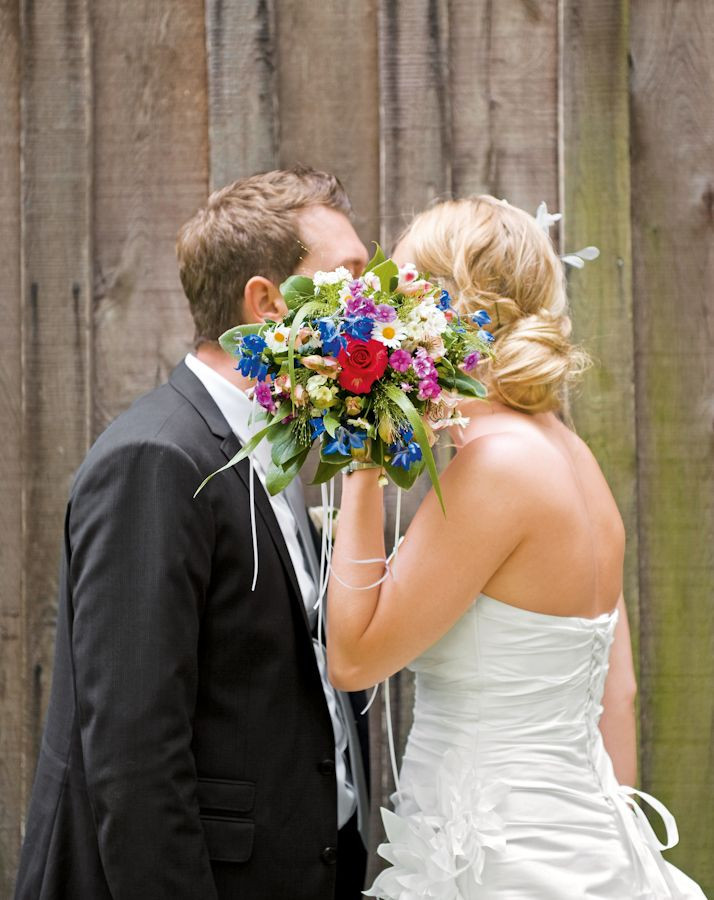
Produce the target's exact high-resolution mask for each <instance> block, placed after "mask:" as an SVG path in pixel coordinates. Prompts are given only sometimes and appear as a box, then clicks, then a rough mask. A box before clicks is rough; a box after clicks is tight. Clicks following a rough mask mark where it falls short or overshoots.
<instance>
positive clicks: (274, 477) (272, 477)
mask: <svg viewBox="0 0 714 900" xmlns="http://www.w3.org/2000/svg"><path fill="white" fill-rule="evenodd" d="M309 451H310V448H309V447H305V448H304V449H303V450H302V451H301V452H300V454H299V455H298V456H296V457H295V459H293V460H291V461H290V462H289V463H288V464H287V465H283V466H276V465H275V463H273V462H271V463H270V466H269V467H268V471H267V472H266V474H265V487H266V488H267V489H268V493H269V494H270V495H271V496H275V494H279V493H280V491H284V490H285V488H286V487H287V486H288V485H289V484H290V482H291V481H292V480H293V478H295V476H296V475H297V473H298V472H299V471H300V469H301V468H302V466H303V463H304V462H305V460H306V459H307V454H308V453H309Z"/></svg>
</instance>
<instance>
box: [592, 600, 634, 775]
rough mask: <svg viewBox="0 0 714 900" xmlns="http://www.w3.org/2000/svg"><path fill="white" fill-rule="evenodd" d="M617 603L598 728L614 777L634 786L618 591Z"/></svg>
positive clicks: (628, 648)
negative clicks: (612, 767)
mask: <svg viewBox="0 0 714 900" xmlns="http://www.w3.org/2000/svg"><path fill="white" fill-rule="evenodd" d="M617 606H618V609H619V610H620V616H619V619H618V622H617V626H616V629H615V640H614V642H613V645H612V649H611V651H610V670H609V672H608V674H607V680H606V682H605V693H604V695H603V699H602V705H603V713H602V717H601V719H600V731H601V733H602V738H603V741H604V743H605V749H606V750H607V752H608V753H609V754H610V757H611V759H612V764H613V766H614V769H615V777H616V778H617V780H618V781H619V782H620V784H629V785H633V786H634V785H635V784H636V782H637V727H636V724H635V695H636V694H637V682H636V681H635V668H634V665H633V663H632V645H631V643H630V626H629V624H628V621H627V608H626V607H625V600H624V598H623V596H622V594H621V595H620V599H619V600H618V603H617Z"/></svg>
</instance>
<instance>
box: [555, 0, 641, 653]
mask: <svg viewBox="0 0 714 900" xmlns="http://www.w3.org/2000/svg"><path fill="white" fill-rule="evenodd" d="M627 7H628V3H627V0H618V2H614V3H613V2H612V0H587V2H584V3H583V2H579V0H572V2H567V3H565V4H564V7H563V33H562V63H561V64H562V86H561V90H562V103H563V107H562V129H563V134H562V143H563V146H564V154H563V157H562V160H561V166H562V170H561V178H562V183H563V212H564V219H563V232H562V233H563V248H564V249H565V250H566V251H573V250H578V249H580V248H582V247H583V246H586V245H588V244H595V245H597V246H598V247H599V248H600V253H601V255H600V258H599V259H598V260H596V261H594V262H591V263H588V264H587V265H586V267H585V270H584V271H582V272H581V271H575V270H571V273H570V279H569V280H570V297H571V302H572V317H573V322H574V335H575V338H576V340H578V341H581V342H582V343H583V344H584V345H585V347H586V348H587V350H588V351H589V352H590V353H591V355H592V357H593V361H594V365H593V367H592V368H591V369H590V371H589V372H588V373H587V374H586V376H585V379H584V382H583V386H582V388H581V389H577V390H576V392H575V393H574V395H573V398H572V413H573V418H574V421H575V425H576V428H577V431H578V433H579V434H580V436H581V437H582V438H583V439H584V440H585V441H586V442H587V443H588V445H589V446H590V448H591V449H592V451H593V453H594V454H595V457H596V458H597V460H598V462H599V463H600V465H601V466H602V469H603V471H604V473H605V477H606V478H607V480H608V482H609V484H610V487H611V489H612V491H613V493H614V496H615V499H616V501H617V504H618V507H619V509H620V513H621V515H622V518H623V520H624V523H625V528H626V530H627V558H626V563H625V581H624V592H625V599H626V601H627V606H628V613H629V617H630V625H631V630H632V634H633V636H634V639H635V645H636V643H637V633H638V580H637V579H638V575H637V537H638V531H637V529H638V520H637V472H636V456H637V449H636V441H635V397H634V353H633V350H634V345H633V313H632V273H631V237H630V167H629V138H628V133H629V127H628V115H629V108H628V83H627V77H628V73H627V35H628V31H627ZM615 600H616V598H615V597H613V600H612V602H613V604H614V602H615Z"/></svg>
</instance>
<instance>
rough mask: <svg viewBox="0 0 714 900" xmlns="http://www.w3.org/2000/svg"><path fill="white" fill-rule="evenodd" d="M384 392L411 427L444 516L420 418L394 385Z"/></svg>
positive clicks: (441, 498) (432, 456)
mask: <svg viewBox="0 0 714 900" xmlns="http://www.w3.org/2000/svg"><path fill="white" fill-rule="evenodd" d="M384 392H385V393H386V395H387V397H389V399H390V400H392V401H393V402H394V403H396V405H397V406H398V407H399V408H400V409H401V411H402V412H403V413H404V415H405V416H406V417H407V419H408V420H409V424H410V425H411V426H412V429H413V431H414V437H415V438H416V441H417V443H418V444H419V446H420V447H421V453H422V457H423V460H424V463H425V465H426V468H427V471H428V472H429V477H430V478H431V483H432V485H433V487H434V492H435V494H436V496H437V497H438V499H439V504H440V505H441V510H442V512H443V513H444V515H446V509H445V508H444V498H443V497H442V496H441V485H440V484H439V473H438V471H437V468H436V462H435V461H434V454H433V453H432V452H431V447H430V446H429V439H428V438H427V436H426V430H425V428H424V425H423V423H422V420H421V416H420V415H419V413H418V412H417V411H416V410H415V409H414V407H413V405H412V402H411V400H410V399H409V398H408V397H407V395H406V394H403V393H402V392H401V391H400V390H399V388H398V387H397V386H396V384H387V385H385V388H384Z"/></svg>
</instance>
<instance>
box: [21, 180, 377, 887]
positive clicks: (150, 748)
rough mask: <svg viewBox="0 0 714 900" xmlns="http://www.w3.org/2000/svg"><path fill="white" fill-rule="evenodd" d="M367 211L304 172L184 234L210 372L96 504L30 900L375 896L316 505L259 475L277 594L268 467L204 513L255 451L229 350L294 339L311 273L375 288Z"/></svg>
mask: <svg viewBox="0 0 714 900" xmlns="http://www.w3.org/2000/svg"><path fill="white" fill-rule="evenodd" d="M349 212H350V206H349V201H348V199H347V196H346V194H345V192H344V190H343V188H342V186H341V185H340V183H339V181H338V180H337V179H336V178H335V177H334V176H332V175H328V174H326V173H323V172H317V171H314V170H312V169H306V168H303V167H297V168H294V169H291V170H288V171H274V172H268V173H267V174H264V175H257V176H253V177H251V178H247V179H244V180H242V181H238V182H236V183H235V184H232V185H230V186H229V187H226V188H224V189H223V190H220V191H217V192H216V193H214V194H212V195H211V197H210V198H209V200H208V203H207V205H206V207H205V208H204V209H202V210H200V211H199V212H198V213H197V214H196V215H195V216H194V217H193V218H192V219H191V220H190V221H189V222H188V223H186V225H185V226H184V227H183V228H182V230H181V232H180V234H179V240H178V245H177V249H178V256H179V265H180V273H181V280H182V283H183V285H184V290H185V292H186V295H187V297H188V300H189V303H190V307H191V313H192V315H193V319H194V322H195V326H196V352H195V354H189V355H188V356H187V357H186V359H185V361H184V362H182V363H181V364H180V365H179V366H178V367H177V368H176V369H175V370H174V371H173V373H172V375H171V377H170V379H169V382H168V383H167V384H164V385H162V386H161V387H159V388H157V389H156V390H154V391H152V392H151V393H150V394H148V395H147V396H145V397H143V398H142V399H140V400H138V401H137V402H136V403H135V404H134V405H133V406H132V407H131V409H129V410H128V411H127V412H125V413H124V414H123V415H121V416H119V418H118V419H117V420H116V421H115V422H114V423H113V424H112V425H110V427H109V428H108V429H107V430H106V431H105V432H104V434H102V435H101V437H100V438H99V439H98V441H97V442H96V444H95V445H94V446H93V447H92V449H91V450H90V452H89V454H88V456H87V458H86V459H85V461H84V463H83V464H82V466H81V468H80V470H79V472H78V474H77V476H76V479H75V482H74V485H73V487H72V491H71V495H70V500H69V504H68V508H67V516H66V520H65V530H64V552H63V565H62V572H61V587H60V602H59V614H58V623H57V645H56V655H55V669H54V677H53V685H52V694H51V698H50V705H49V711H48V716H47V722H46V726H45V732H44V737H43V741H42V747H41V751H40V757H39V762H38V767H37V773H36V778H35V786H34V791H33V795H32V801H31V804H30V810H29V814H28V821H27V828H26V837H25V843H24V846H23V851H22V857H21V863H20V871H19V874H18V880H17V886H16V898H17V900H36V898H55V900H57V898H66V900H70V898H71V900H102V898H114V900H164V898H165V900H212V898H226V900H228V898H231V900H234V898H235V900H332V898H337V900H343V898H344V900H351V898H357V897H359V896H361V888H362V885H363V878H364V867H365V860H366V854H365V849H364V838H365V828H366V821H367V810H366V802H367V800H366V798H367V794H366V783H365V766H364V759H363V753H362V752H361V749H362V748H361V746H360V735H359V734H358V732H359V730H360V725H362V726H363V722H362V723H359V724H358V723H357V722H356V719H355V716H354V713H353V709H352V706H351V704H350V702H349V697H348V696H347V695H342V694H337V693H336V692H335V691H333V690H332V689H331V687H330V686H329V683H328V682H327V679H326V675H325V667H324V663H323V656H322V653H321V648H320V647H319V645H317V642H316V641H315V640H314V633H315V627H314V619H315V614H314V610H313V606H314V602H315V599H316V576H317V559H316V554H315V548H314V544H313V542H312V539H311V538H312V535H311V534H310V527H309V524H308V520H307V517H306V512H305V507H304V503H303V502H302V498H301V492H300V488H299V486H297V485H296V486H295V487H293V489H292V490H288V491H286V492H285V493H284V494H283V495H280V496H278V497H277V498H269V496H268V494H267V493H266V491H265V490H264V488H263V486H262V485H261V484H260V480H262V479H263V478H264V475H265V468H266V464H267V461H266V459H265V457H264V454H263V455H261V454H258V456H257V458H256V460H255V469H256V481H255V509H256V513H255V527H256V530H257V547H258V575H257V582H256V584H255V589H254V590H251V585H252V581H253V573H254V560H253V541H252V536H251V515H250V503H249V464H248V462H247V461H244V462H243V463H241V464H239V465H238V466H237V467H235V468H234V469H232V470H229V471H227V472H224V473H222V474H221V475H220V476H218V477H216V478H214V479H213V480H212V481H211V482H210V483H209V484H208V485H207V487H206V488H205V489H204V490H203V491H202V492H201V493H200V494H199V496H198V498H197V499H196V500H193V499H192V497H193V493H194V491H195V490H196V488H197V486H198V484H199V483H200V482H201V480H202V479H203V478H204V477H205V476H206V475H207V474H209V473H210V472H213V471H215V470H216V469H218V468H220V467H221V466H223V465H224V464H225V463H226V461H227V460H228V459H230V458H231V457H232V456H233V455H234V454H235V453H236V451H237V449H238V448H239V446H240V445H241V443H244V442H245V441H246V440H247V439H248V438H249V436H250V433H251V425H250V424H249V416H250V410H251V404H250V401H249V400H248V399H247V397H246V395H245V393H244V390H245V388H246V387H248V382H247V381H246V380H245V379H244V378H243V377H242V376H241V375H240V374H239V373H238V372H236V371H235V369H234V368H233V361H232V360H231V359H230V358H229V357H228V356H227V355H226V354H224V353H223V351H222V350H221V349H220V347H219V345H218V343H217V338H218V336H219V335H220V334H221V333H222V332H223V331H224V330H226V329H227V328H229V327H230V326H232V325H235V324H236V323H237V322H241V321H242V322H260V321H264V320H268V319H276V318H279V317H280V316H281V315H282V314H283V313H284V312H285V309H286V308H285V304H284V301H283V299H282V297H281V295H280V293H279V290H278V287H277V285H279V284H280V283H281V281H282V280H283V279H284V278H286V277H287V276H288V275H290V274H291V273H293V272H302V273H305V274H310V273H312V272H314V271H315V270H317V269H333V268H335V267H337V266H338V265H343V266H346V267H347V268H349V269H350V270H351V271H352V272H354V273H355V274H358V273H359V272H360V271H361V269H362V268H363V266H364V264H365V263H366V259H367V255H366V251H365V248H364V246H363V245H362V243H361V242H360V240H359V239H358V237H357V235H356V234H355V232H354V229H353V228H352V225H351V224H350V222H349V219H348V215H349ZM352 699H355V698H352ZM362 737H364V735H362ZM362 743H364V742H362Z"/></svg>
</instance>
